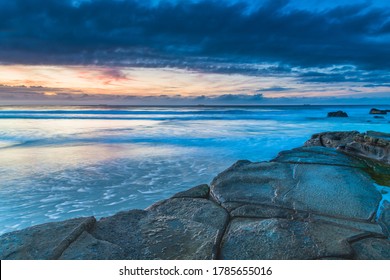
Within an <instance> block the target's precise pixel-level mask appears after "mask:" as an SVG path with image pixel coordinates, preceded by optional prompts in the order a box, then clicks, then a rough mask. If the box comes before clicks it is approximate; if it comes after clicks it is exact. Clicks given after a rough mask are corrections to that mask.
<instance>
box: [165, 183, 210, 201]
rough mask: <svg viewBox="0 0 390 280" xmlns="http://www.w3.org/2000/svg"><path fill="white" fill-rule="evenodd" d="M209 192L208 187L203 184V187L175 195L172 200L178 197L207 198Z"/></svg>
mask: <svg viewBox="0 0 390 280" xmlns="http://www.w3.org/2000/svg"><path fill="white" fill-rule="evenodd" d="M209 192H210V188H209V185H206V184H203V185H199V186H196V187H193V188H191V189H189V190H186V191H183V192H179V193H177V194H175V195H174V196H173V197H174V198H179V197H191V198H208V197H209Z"/></svg>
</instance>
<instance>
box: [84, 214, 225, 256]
mask: <svg viewBox="0 0 390 280" xmlns="http://www.w3.org/2000/svg"><path fill="white" fill-rule="evenodd" d="M91 234H92V235H93V236H94V237H95V238H97V239H100V240H105V241H108V242H110V243H113V244H116V245H118V246H119V247H121V248H122V249H123V250H124V251H125V255H126V257H125V258H126V259H141V260H146V259H164V260H171V259H191V260H198V259H202V260H204V259H213V258H215V257H216V252H217V242H218V240H219V239H218V238H219V236H220V231H219V230H217V229H216V228H215V227H211V226H208V225H206V224H202V223H199V222H195V221H191V220H187V219H181V218H177V217H173V216H156V215H149V213H148V211H139V210H132V211H128V212H122V213H118V214H116V215H114V216H111V217H108V218H104V219H101V220H100V221H99V222H97V224H96V227H95V229H94V230H93V231H91Z"/></svg>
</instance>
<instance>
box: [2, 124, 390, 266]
mask: <svg viewBox="0 0 390 280" xmlns="http://www.w3.org/2000/svg"><path fill="white" fill-rule="evenodd" d="M389 136H390V135H388V134H384V133H377V132H367V133H364V134H362V133H359V132H356V131H352V132H330V133H329V132H328V133H320V134H315V135H313V137H312V138H311V139H310V140H308V141H307V142H306V143H305V145H304V146H303V147H300V148H296V149H293V150H289V151H282V152H280V153H279V155H278V156H277V157H276V158H275V159H273V160H271V161H266V162H250V161H238V162H237V163H235V164H234V165H233V166H231V167H230V168H228V169H227V170H225V171H223V172H222V173H220V174H219V175H218V176H217V177H215V178H214V180H213V181H212V183H211V184H210V186H208V185H200V186H197V187H194V188H192V189H189V190H187V191H184V192H181V193H178V194H176V195H174V196H173V197H172V198H170V199H166V200H163V201H160V202H157V203H155V204H153V205H151V206H150V207H148V208H147V209H145V210H130V211H125V212H120V213H117V214H115V215H113V216H110V217H106V218H102V219H100V220H99V221H96V219H95V218H94V217H87V218H76V219H71V220H66V221H63V222H56V223H47V224H42V225H38V226H33V227H30V228H26V229H24V230H20V231H16V232H10V233H6V234H4V235H2V236H0V241H1V242H0V244H1V245H0V259H390V253H389V252H390V240H389V234H390V230H389V228H390V203H389V202H388V201H387V202H386V201H382V194H381V193H380V191H379V190H378V189H377V188H376V187H375V184H376V183H378V184H379V185H382V186H386V185H387V186H390V167H389V163H390V141H389V139H390V138H389ZM384 188H386V187H384ZM387 188H389V187H387ZM378 211H380V213H379V214H378Z"/></svg>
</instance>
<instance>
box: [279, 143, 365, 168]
mask: <svg viewBox="0 0 390 280" xmlns="http://www.w3.org/2000/svg"><path fill="white" fill-rule="evenodd" d="M272 161H277V162H286V163H309V164H326V165H339V166H348V167H356V168H367V165H366V164H365V163H364V162H363V161H362V160H358V159H355V158H352V157H350V156H347V155H345V154H343V153H341V152H339V151H337V150H335V149H329V148H325V147H301V148H296V149H293V150H288V151H283V152H280V153H279V154H278V156H277V157H276V158H275V159H274V160H272Z"/></svg>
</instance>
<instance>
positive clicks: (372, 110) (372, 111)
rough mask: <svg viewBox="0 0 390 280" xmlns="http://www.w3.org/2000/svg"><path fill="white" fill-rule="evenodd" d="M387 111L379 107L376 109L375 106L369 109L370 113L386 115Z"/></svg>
mask: <svg viewBox="0 0 390 280" xmlns="http://www.w3.org/2000/svg"><path fill="white" fill-rule="evenodd" d="M387 112H388V110H380V109H376V108H372V109H371V110H370V114H371V115H386V114H387Z"/></svg>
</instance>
